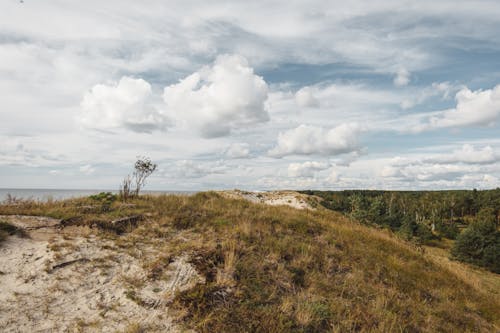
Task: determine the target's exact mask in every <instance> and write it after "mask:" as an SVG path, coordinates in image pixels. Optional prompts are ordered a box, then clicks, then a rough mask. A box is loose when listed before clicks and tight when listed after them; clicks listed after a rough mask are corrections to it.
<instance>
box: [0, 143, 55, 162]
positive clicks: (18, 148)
mask: <svg viewBox="0 0 500 333" xmlns="http://www.w3.org/2000/svg"><path fill="white" fill-rule="evenodd" d="M36 139H37V138H32V140H33V141H36ZM23 141H24V140H20V139H18V138H10V137H8V136H2V135H0V165H15V166H29V167H40V166H55V165H58V164H60V163H63V162H65V156H64V155H62V154H57V153H54V152H52V151H48V150H45V149H39V148H38V147H34V145H33V144H32V143H31V142H30V144H26V143H24V142H23Z"/></svg>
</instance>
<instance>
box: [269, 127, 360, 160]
mask: <svg viewBox="0 0 500 333" xmlns="http://www.w3.org/2000/svg"><path fill="white" fill-rule="evenodd" d="M360 132H361V129H360V127H359V126H358V125H357V124H356V123H347V124H342V125H339V126H337V127H334V128H332V129H329V130H328V129H324V128H321V127H315V126H308V125H300V126H299V127H297V128H294V129H291V130H288V131H286V132H283V133H280V134H279V136H278V144H277V146H276V147H275V148H273V149H271V150H270V151H269V155H270V156H273V157H283V156H286V155H312V154H321V155H329V156H330V155H339V154H345V153H350V152H353V151H357V150H359V149H360V147H359V143H358V141H359V135H360Z"/></svg>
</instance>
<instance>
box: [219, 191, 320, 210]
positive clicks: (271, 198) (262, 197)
mask: <svg viewBox="0 0 500 333" xmlns="http://www.w3.org/2000/svg"><path fill="white" fill-rule="evenodd" d="M220 193H222V194H223V195H225V196H227V197H230V198H242V199H246V200H249V201H252V202H255V203H263V204H266V205H271V206H290V207H293V208H296V209H312V210H314V209H315V208H314V207H313V206H312V205H311V198H310V197H309V196H307V195H305V194H301V193H298V192H294V191H270V192H249V191H240V190H231V191H221V192H220Z"/></svg>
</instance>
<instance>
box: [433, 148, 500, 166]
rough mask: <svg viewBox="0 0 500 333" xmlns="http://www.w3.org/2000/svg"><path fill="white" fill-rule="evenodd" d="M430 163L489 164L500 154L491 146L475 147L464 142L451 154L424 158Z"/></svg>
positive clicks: (495, 160)
mask: <svg viewBox="0 0 500 333" xmlns="http://www.w3.org/2000/svg"><path fill="white" fill-rule="evenodd" d="M424 161H425V162H430V163H466V164H489V163H495V162H498V161H500V154H498V153H496V152H495V151H494V150H493V148H491V146H485V147H483V148H482V149H475V148H474V146H473V145H470V144H465V145H463V146H462V148H461V149H458V150H455V151H453V152H452V153H451V154H443V155H438V156H435V157H430V158H426V159H424Z"/></svg>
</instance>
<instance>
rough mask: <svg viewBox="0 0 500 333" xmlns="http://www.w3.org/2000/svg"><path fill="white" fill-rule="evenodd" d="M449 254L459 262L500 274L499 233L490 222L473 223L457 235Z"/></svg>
mask: <svg viewBox="0 0 500 333" xmlns="http://www.w3.org/2000/svg"><path fill="white" fill-rule="evenodd" d="M451 254H452V256H453V257H455V258H456V259H458V260H460V261H464V262H468V263H471V264H476V265H479V266H483V267H485V268H487V269H489V270H491V271H493V272H495V273H500V232H499V231H497V230H496V225H495V224H494V223H492V222H491V221H485V222H483V221H476V222H473V223H472V224H471V225H470V226H469V227H468V228H467V229H465V230H464V231H462V233H461V234H460V235H458V237H457V240H456V241H455V244H454V246H453V248H452V250H451Z"/></svg>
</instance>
